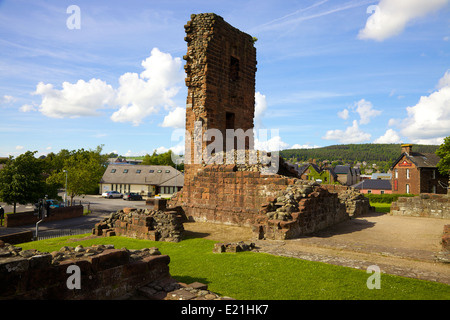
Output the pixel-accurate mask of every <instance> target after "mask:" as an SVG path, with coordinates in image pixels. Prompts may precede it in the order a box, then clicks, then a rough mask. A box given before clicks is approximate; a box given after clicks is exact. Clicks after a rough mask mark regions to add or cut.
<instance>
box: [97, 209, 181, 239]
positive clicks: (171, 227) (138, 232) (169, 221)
mask: <svg viewBox="0 0 450 320" xmlns="http://www.w3.org/2000/svg"><path fill="white" fill-rule="evenodd" d="M92 232H93V234H94V235H97V236H114V235H117V236H119V235H120V236H125V237H130V238H138V239H146V240H152V241H167V242H179V241H181V240H182V239H183V235H184V227H183V218H182V216H181V215H179V214H178V212H177V211H161V210H149V209H135V208H124V209H122V210H118V211H117V212H112V213H111V214H110V216H109V217H108V218H106V219H104V220H103V221H102V222H100V223H97V224H96V225H95V227H94V229H93V231H92Z"/></svg>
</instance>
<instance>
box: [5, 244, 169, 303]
mask: <svg viewBox="0 0 450 320" xmlns="http://www.w3.org/2000/svg"><path fill="white" fill-rule="evenodd" d="M169 262H170V259H169V257H168V256H166V255H161V254H160V252H159V251H158V250H157V249H156V248H148V249H142V250H134V251H129V250H127V249H114V246H112V245H106V246H105V245H99V246H92V247H88V248H83V247H82V246H77V247H76V248H71V247H63V248H61V250H59V251H55V252H52V253H47V252H39V251H36V250H25V251H22V250H21V248H18V247H15V246H13V245H9V244H5V243H3V242H2V241H0V283H1V286H0V300H9V299H14V300H85V299H89V300H104V299H115V298H120V297H122V296H124V295H125V294H128V293H130V292H133V291H134V290H136V289H137V288H140V287H142V286H145V285H146V284H148V283H151V282H154V281H156V280H161V279H165V278H169V277H170V273H169V266H168V265H169ZM73 265H75V266H78V267H79V268H80V273H79V274H80V278H79V280H80V281H79V284H80V288H79V289H76V288H75V289H71V288H69V286H68V280H69V279H68V278H69V277H70V276H71V275H72V274H73V271H70V269H68V268H69V266H73ZM69 282H72V281H69ZM72 283H73V282H72Z"/></svg>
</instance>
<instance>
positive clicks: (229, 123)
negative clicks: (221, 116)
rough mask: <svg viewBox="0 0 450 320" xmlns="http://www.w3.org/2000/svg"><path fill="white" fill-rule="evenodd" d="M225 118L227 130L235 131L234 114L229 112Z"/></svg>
mask: <svg viewBox="0 0 450 320" xmlns="http://www.w3.org/2000/svg"><path fill="white" fill-rule="evenodd" d="M225 117H226V118H225V124H226V129H234V113H233V112H227V113H226V116H225Z"/></svg>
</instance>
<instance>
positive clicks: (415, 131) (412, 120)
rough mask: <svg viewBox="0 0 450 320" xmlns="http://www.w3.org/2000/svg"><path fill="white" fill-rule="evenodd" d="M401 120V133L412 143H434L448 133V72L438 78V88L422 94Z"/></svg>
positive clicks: (449, 102)
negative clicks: (426, 94) (427, 93)
mask: <svg viewBox="0 0 450 320" xmlns="http://www.w3.org/2000/svg"><path fill="white" fill-rule="evenodd" d="M406 111H407V112H408V117H407V118H406V119H405V120H404V121H403V122H402V124H401V127H402V128H403V129H402V130H401V133H402V135H404V136H406V137H408V138H409V139H410V140H411V141H412V142H413V143H432V144H434V143H436V142H439V141H443V138H444V137H446V136H448V135H450V72H449V71H447V72H446V73H445V75H444V76H443V77H442V78H441V79H440V80H439V84H438V90H437V91H435V92H433V93H431V94H430V95H429V96H422V97H420V99H419V102H418V103H417V104H416V105H415V106H413V107H407V108H406Z"/></svg>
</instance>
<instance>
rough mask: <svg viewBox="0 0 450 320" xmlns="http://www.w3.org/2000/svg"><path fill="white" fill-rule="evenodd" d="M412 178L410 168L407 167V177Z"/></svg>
mask: <svg viewBox="0 0 450 320" xmlns="http://www.w3.org/2000/svg"><path fill="white" fill-rule="evenodd" d="M409 178H411V174H410V172H409V169H406V179H409Z"/></svg>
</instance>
